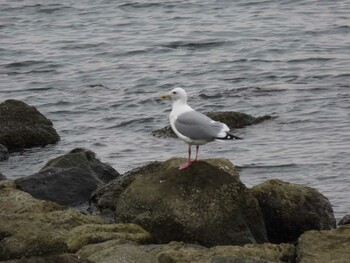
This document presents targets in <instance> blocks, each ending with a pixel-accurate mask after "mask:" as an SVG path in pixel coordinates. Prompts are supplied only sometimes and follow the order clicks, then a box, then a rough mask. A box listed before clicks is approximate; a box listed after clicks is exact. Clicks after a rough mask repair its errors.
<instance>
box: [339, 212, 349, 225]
mask: <svg viewBox="0 0 350 263" xmlns="http://www.w3.org/2000/svg"><path fill="white" fill-rule="evenodd" d="M342 225H350V215H346V216H344V217H343V218H342V219H341V220H340V221H339V223H338V226H342Z"/></svg>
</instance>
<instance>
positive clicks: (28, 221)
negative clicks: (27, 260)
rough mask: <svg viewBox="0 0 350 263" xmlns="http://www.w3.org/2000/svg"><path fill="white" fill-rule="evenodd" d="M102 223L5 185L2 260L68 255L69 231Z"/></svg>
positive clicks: (0, 196) (0, 199)
mask: <svg viewBox="0 0 350 263" xmlns="http://www.w3.org/2000/svg"><path fill="white" fill-rule="evenodd" d="M3 182H6V181H3ZM103 223H105V221H104V220H102V219H101V218H98V217H93V216H86V215H83V214H81V213H79V212H77V211H74V210H71V209H66V208H64V207H63V206H60V205H58V204H56V203H53V202H50V201H42V200H37V199H35V198H33V197H32V196H31V195H29V194H28V193H25V192H23V191H20V190H17V189H15V188H13V187H12V186H11V185H6V186H4V185H3V188H2V189H1V190H0V260H9V259H16V258H22V257H30V256H39V255H40V256H42V255H52V254H59V253H63V252H66V251H67V246H66V243H65V239H66V236H67V234H68V233H69V231H70V230H72V229H73V228H75V227H77V226H80V225H83V224H103Z"/></svg>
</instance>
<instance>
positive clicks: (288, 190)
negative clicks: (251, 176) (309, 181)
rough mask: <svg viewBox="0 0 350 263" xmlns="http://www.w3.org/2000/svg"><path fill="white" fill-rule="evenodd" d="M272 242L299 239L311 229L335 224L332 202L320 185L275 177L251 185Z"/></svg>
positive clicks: (329, 226)
mask: <svg viewBox="0 0 350 263" xmlns="http://www.w3.org/2000/svg"><path fill="white" fill-rule="evenodd" d="M251 192H252V194H253V195H254V196H255V197H256V199H257V200H258V201H259V205H260V207H261V211H262V213H263V215H264V220H265V225H266V231H267V236H268V239H269V241H270V242H272V243H282V242H295V241H296V240H297V239H298V237H299V236H300V235H301V234H302V233H304V232H305V231H308V230H325V229H331V228H334V227H335V218H334V214H333V210H332V207H331V204H330V202H329V201H328V199H327V198H326V197H324V196H323V195H322V194H320V193H319V192H318V191H317V190H316V189H313V188H310V187H306V186H302V185H297V184H291V183H286V182H283V181H281V180H277V179H273V180H268V181H266V182H264V183H262V184H259V185H257V186H255V187H253V188H252V189H251Z"/></svg>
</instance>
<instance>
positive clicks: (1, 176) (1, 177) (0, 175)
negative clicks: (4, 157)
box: [0, 173, 7, 181]
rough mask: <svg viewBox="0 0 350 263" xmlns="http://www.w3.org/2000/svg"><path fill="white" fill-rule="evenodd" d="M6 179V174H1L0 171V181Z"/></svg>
mask: <svg viewBox="0 0 350 263" xmlns="http://www.w3.org/2000/svg"><path fill="white" fill-rule="evenodd" d="M6 179H7V178H6V176H5V175H3V174H2V173H0V181H1V180H6Z"/></svg>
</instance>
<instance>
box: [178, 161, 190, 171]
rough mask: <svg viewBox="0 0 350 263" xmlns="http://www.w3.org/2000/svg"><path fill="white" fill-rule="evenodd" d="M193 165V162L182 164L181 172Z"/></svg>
mask: <svg viewBox="0 0 350 263" xmlns="http://www.w3.org/2000/svg"><path fill="white" fill-rule="evenodd" d="M192 163H193V162H186V163H182V164H180V166H179V170H183V169H186V168H188V167H190V165H191V164H192Z"/></svg>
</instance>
